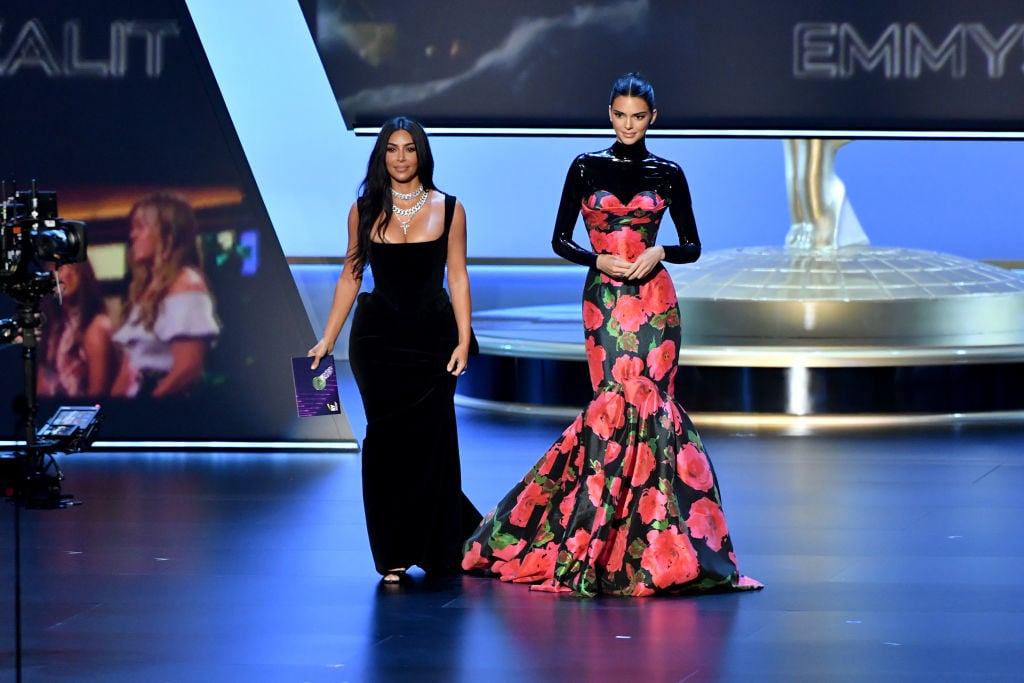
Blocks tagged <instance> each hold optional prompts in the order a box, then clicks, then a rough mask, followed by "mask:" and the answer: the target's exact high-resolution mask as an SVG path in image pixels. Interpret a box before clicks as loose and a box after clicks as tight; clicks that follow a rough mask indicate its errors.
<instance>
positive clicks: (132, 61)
mask: <svg viewBox="0 0 1024 683" xmlns="http://www.w3.org/2000/svg"><path fill="white" fill-rule="evenodd" d="M0 91H2V92H3V101H4V106H3V108H2V109H0V173H2V174H3V177H4V179H5V180H6V181H7V189H8V193H10V191H11V189H12V181H13V182H16V183H17V187H18V189H22V190H24V189H28V187H29V184H30V182H31V181H32V180H37V181H38V184H39V187H40V188H41V189H46V190H53V191H56V193H57V197H58V202H59V206H58V208H59V214H60V216H61V217H63V218H65V219H75V220H82V221H85V222H86V223H87V224H88V227H87V235H88V240H89V250H88V251H89V260H88V266H89V267H88V268H87V270H89V271H91V272H92V273H94V274H95V276H96V282H97V287H95V288H94V290H93V291H94V292H95V293H94V296H93V299H92V302H91V304H90V308H91V309H93V310H96V309H99V310H100V312H102V313H103V314H105V315H106V316H107V318H108V319H109V322H110V325H109V326H110V328H111V330H113V331H116V330H118V329H119V328H120V327H121V326H122V325H123V324H124V322H125V318H126V316H127V299H128V290H129V286H130V282H131V272H130V268H129V261H128V254H129V250H130V249H131V243H130V241H129V227H130V226H129V213H130V211H131V209H132V207H133V206H135V205H136V203H137V202H139V201H140V200H149V199H152V198H153V197H154V196H162V197H167V196H172V197H174V198H175V199H174V201H175V202H177V206H179V207H181V208H180V211H179V213H181V214H185V215H191V217H192V218H191V219H190V220H194V224H195V226H196V227H197V229H198V236H197V242H198V243H199V246H200V248H201V251H202V253H203V262H202V277H201V278H200V279H205V281H206V286H207V287H208V289H209V291H210V292H211V293H212V298H213V315H214V319H215V320H216V326H217V328H218V330H217V332H216V333H215V334H213V335H211V341H212V344H211V345H210V347H209V348H208V349H207V350H206V354H205V359H204V367H203V373H202V376H201V378H200V379H199V381H198V382H197V383H195V384H193V385H191V386H189V387H188V388H185V389H180V390H178V391H175V392H174V393H172V395H170V396H167V397H164V398H153V397H151V396H147V395H146V393H145V390H143V391H141V392H139V393H138V394H137V395H135V396H123V395H115V394H120V393H121V392H120V391H117V390H115V387H114V386H113V385H110V384H108V385H107V386H106V387H105V388H104V389H103V390H102V391H101V392H100V394H99V395H89V392H88V391H87V390H85V389H83V388H82V382H74V381H66V380H68V377H67V376H64V377H62V376H61V373H62V372H63V371H65V370H67V371H68V372H73V371H75V367H74V366H75V365H76V363H77V360H78V357H77V356H71V355H69V354H70V353H76V354H77V353H86V351H71V352H68V351H67V349H76V348H85V347H84V346H81V345H78V346H76V340H75V335H74V334H70V333H69V334H68V336H67V338H66V341H67V345H66V346H61V345H59V344H58V345H56V347H51V348H44V347H45V346H46V344H47V334H50V335H51V337H52V336H53V335H54V334H56V333H57V331H58V330H61V329H63V327H62V326H64V325H65V322H66V321H60V322H59V324H58V318H61V317H62V316H63V317H68V316H70V317H73V315H76V314H73V313H72V312H70V311H68V310H66V308H67V306H65V307H64V308H63V310H62V308H61V307H55V302H54V301H53V300H52V299H51V298H50V297H44V299H43V300H42V301H41V307H42V308H43V309H44V311H49V313H50V315H49V316H48V317H49V319H48V321H47V323H46V324H45V325H44V327H43V332H42V337H43V339H42V340H41V343H40V354H41V356H42V363H41V367H40V377H41V387H40V388H41V392H42V393H43V394H44V395H43V396H41V398H40V409H39V414H38V417H37V422H38V423H41V422H42V421H44V420H45V419H46V418H47V417H49V415H50V414H51V413H52V412H53V410H54V408H55V407H56V406H58V405H61V404H64V405H67V404H75V403H92V402H100V403H102V405H103V408H104V412H105V414H106V421H105V422H104V424H103V427H102V431H101V433H100V438H101V439H103V440H112V441H128V440H131V441H138V440H144V441H158V442H160V441H163V442H174V441H185V442H193V443H195V442H209V441H218V442H252V441H256V442H289V443H298V444H310V443H314V442H316V443H319V442H328V443H331V444H340V446H341V447H343V448H354V447H355V443H354V440H353V437H352V431H351V429H350V427H349V424H348V422H347V420H346V419H345V416H344V414H343V413H339V414H338V415H335V416H325V417H315V418H305V419H300V418H298V417H297V415H296V407H295V398H294V392H293V383H292V375H291V361H290V358H291V357H292V356H299V355H304V354H305V351H306V349H308V348H309V347H310V346H311V345H312V344H313V343H314V342H315V340H316V335H315V334H314V332H313V330H312V328H311V326H310V323H309V320H308V317H307V315H306V313H305V309H304V307H303V304H302V302H301V301H300V298H299V295H298V292H297V290H296V288H295V284H294V281H293V279H292V277H291V274H290V272H289V269H288V266H287V263H286V261H285V258H284V255H283V254H282V251H281V248H280V245H279V243H278V241H277V238H276V236H275V233H274V230H273V227H272V226H271V224H270V221H269V219H268V216H267V212H266V209H265V207H264V205H263V202H262V200H261V198H260V196H259V193H258V190H257V187H256V184H255V182H254V181H253V178H252V174H251V173H250V170H249V167H248V165H247V163H246V160H245V157H244V155H243V153H242V150H241V146H240V145H239V142H238V139H237V136H236V134H235V131H234V129H233V127H232V125H231V122H230V120H229V118H228V116H227V113H226V109H225V106H224V103H223V100H222V98H221V95H220V92H219V90H218V88H217V85H216V82H215V80H214V78H213V77H212V74H211V72H210V68H209V65H208V63H207V60H206V58H205V56H204V53H203V50H202V48H201V46H200V44H199V40H198V37H197V35H196V31H195V28H194V26H193V23H192V20H191V18H190V16H189V14H188V11H187V9H186V7H185V3H184V1H183V0H151V1H150V2H146V3H138V2H132V1H131V0H97V1H93V2H89V3H87V4H86V5H80V4H77V3H67V2H59V1H58V0H32V1H31V2H28V1H24V2H14V3H13V4H12V3H9V2H5V3H4V4H3V6H2V7H0ZM71 269H75V270H76V271H78V270H81V267H71V266H63V267H61V268H60V274H61V275H64V273H65V271H69V270H71ZM84 277H85V276H82V275H81V274H79V275H78V276H77V277H76V276H71V275H69V276H67V277H65V278H64V279H69V278H70V279H72V280H75V281H77V282H79V283H81V282H82V280H83V278H84ZM87 279H91V276H90V277H89V278H87ZM0 284H2V283H0ZM79 299H81V297H79ZM97 302H98V303H97ZM12 308H13V306H12V301H11V300H10V297H9V296H8V295H7V292H0V316H6V315H9V314H10V312H11V310H12ZM116 337H117V335H116V334H115V338H116ZM113 352H114V353H115V354H117V353H118V352H119V349H118V348H117V345H116V344H114V345H113ZM62 354H63V355H62ZM69 359H72V360H73V361H74V362H62V360H63V361H68V360H69ZM84 360H85V361H86V362H87V363H88V362H89V361H88V359H84ZM118 362H119V361H118ZM23 374H24V373H23V372H22V356H21V354H20V352H19V350H18V347H7V348H4V349H0V377H2V385H0V410H2V411H4V413H7V412H8V411H9V410H10V409H9V406H11V405H12V402H13V401H14V400H15V398H16V397H17V396H18V395H19V394H22V392H23ZM14 422H15V420H14V419H13V418H12V419H7V416H6V415H3V414H0V425H3V428H2V431H0V440H6V439H20V438H22V436H23V431H22V430H21V429H19V428H17V427H16V426H15V425H14ZM9 426H10V428H8V427H9Z"/></svg>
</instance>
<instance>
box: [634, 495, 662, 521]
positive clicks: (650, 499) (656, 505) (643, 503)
mask: <svg viewBox="0 0 1024 683" xmlns="http://www.w3.org/2000/svg"><path fill="white" fill-rule="evenodd" d="M667 504H668V496H666V495H665V494H664V493H662V492H661V491H659V490H658V487H657V486H651V487H649V488H646V489H644V492H643V493H642V494H641V495H640V504H639V506H638V512H639V513H640V519H641V520H643V523H644V524H650V523H651V522H654V521H659V522H660V521H661V520H663V519H665V515H666V514H667V513H668V505H667Z"/></svg>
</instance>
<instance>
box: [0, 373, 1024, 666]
mask: <svg viewBox="0 0 1024 683" xmlns="http://www.w3.org/2000/svg"><path fill="white" fill-rule="evenodd" d="M343 380H344V381H343V387H342V391H343V401H345V403H346V408H347V410H348V413H349V417H350V419H351V421H352V424H353V428H354V430H355V432H356V435H357V436H358V437H359V438H360V439H361V438H362V432H363V429H364V424H365V422H364V418H363V416H362V414H361V412H360V410H359V408H358V403H357V402H356V401H357V399H356V397H355V393H354V388H353V386H352V383H351V376H350V375H347V374H346V375H345V376H344V377H343ZM459 417H460V429H461V433H460V434H461V442H462V450H463V467H464V486H465V489H466V492H467V493H468V495H469V496H470V498H471V499H472V500H473V501H474V502H475V503H476V504H477V505H478V506H479V507H481V508H488V507H489V506H491V505H492V504H493V503H494V502H496V501H497V500H498V498H499V497H500V496H501V495H502V494H503V493H504V492H505V491H506V489H507V488H509V487H510V486H511V485H512V483H513V482H515V481H516V480H517V479H518V478H519V477H521V476H522V475H523V474H524V473H525V471H526V470H527V469H528V468H529V467H530V466H531V465H532V464H533V462H534V461H535V460H536V459H537V458H538V457H539V456H540V455H541V453H542V452H543V451H544V450H545V449H546V448H547V446H548V445H550V443H551V442H552V441H553V440H554V439H555V437H556V436H557V435H558V434H559V432H561V430H562V429H563V428H564V427H565V426H566V424H567V423H566V422H565V421H564V420H561V419H558V420H555V419H549V418H538V417H530V416H521V415H519V416H516V415H501V414H497V415H496V414H491V413H486V412H481V411H474V410H470V409H460V411H459ZM703 436H704V440H705V443H706V445H707V447H708V449H709V452H710V454H711V456H712V459H713V461H714V463H715V466H716V469H717V472H718V476H719V479H720V481H721V486H722V493H723V497H724V504H725V512H726V515H727V517H728V520H729V523H730V527H731V529H732V531H733V535H734V539H735V543H736V548H737V554H738V558H739V562H740V566H741V568H742V569H743V570H744V572H745V573H748V574H749V575H751V576H753V577H756V578H758V579H760V580H762V581H764V582H765V584H766V585H767V587H766V588H765V589H764V590H763V591H760V592H757V593H747V594H726V595H710V596H701V597H682V598H651V599H621V598H619V599H609V598H601V599H595V600H584V599H577V598H573V597H569V596H564V595H562V596H559V595H549V594H537V593H531V592H530V591H529V590H528V589H527V588H525V587H524V586H517V585H505V584H501V583H500V582H497V581H493V580H487V579H479V578H471V577H459V578H455V579H451V580H446V581H439V582H430V581H427V580H425V579H423V577H422V576H421V575H415V576H414V580H413V581H412V582H411V583H409V584H408V585H403V586H401V587H399V588H397V589H393V588H391V587H384V586H382V585H381V584H379V582H378V578H379V577H378V576H377V575H376V574H375V573H374V571H373V568H372V563H371V560H370V555H369V549H368V546H367V541H366V535H365V530H364V526H363V512H362V503H361V497H360V481H359V475H360V461H359V456H358V455H356V454H337V453H330V454H322V453H287V454H278V453H100V452H87V453H80V454H75V455H72V456H69V457H67V458H65V459H64V460H63V465H64V472H65V475H66V477H65V481H64V490H65V491H66V492H69V493H72V494H74V495H75V497H76V499H78V500H81V501H82V503H83V504H82V505H81V506H78V507H74V508H71V509H67V510H59V511H34V510H28V511H23V512H22V513H21V519H20V522H21V540H22V551H21V553H22V558H21V559H22V562H21V568H22V576H21V582H22V624H23V628H22V639H23V651H22V653H23V662H22V668H23V675H24V680H25V681H26V682H32V683H38V682H49V681H76V682H78V681H103V682H105V683H114V682H126V683H127V682H131V683H137V682H139V681H160V682H165V681H167V682H173V681H182V682H185V681H189V682H191V681H275V682H277V681H296V682H302V681H309V682H311V683H316V682H318V681H350V682H362V681H377V682H383V681H403V682H407V681H438V682H444V683H458V682H461V681H465V682H470V681H473V682H477V681H491V682H495V683H501V682H505V681H509V682H515V683H523V682H524V681H530V682H537V681H588V682H598V683H600V682H603V681H615V682H621V681H645V682H650V683H660V682H675V681H688V682H694V681H729V682H732V681H735V682H744V683H746V682H749V681H786V682H793V681H798V682H799V681H806V682H808V683H809V682H812V681H813V682H814V683H819V682H820V681H830V682H831V681H872V682H877V681H927V682H928V683H935V682H937V681H950V682H952V681H957V682H960V681H965V680H971V681H1017V680H1020V675H1021V674H1020V671H1021V667H1022V665H1024V583H1022V582H1021V580H1020V576H1021V575H1022V573H1024V572H1022V570H1024V499H1022V497H1021V495H1020V492H1021V491H1022V490H1024V432H1022V431H1021V430H1019V429H1014V430H997V429H992V428H988V429H980V428H977V429H974V428H971V429H957V430H952V429H939V428H934V429H929V430H917V431H910V430H903V431H901V432H899V433H895V434H885V433H871V434H864V433H859V434H856V435H844V434H836V433H832V434H828V435H818V436H805V437H799V438H797V437H786V436H780V435H765V434H761V435H750V434H739V433H732V432H728V431H721V432H719V431H705V432H704V434H703ZM0 510H2V513H0V548H2V549H3V558H4V560H3V562H0V575H2V576H3V579H4V581H3V586H4V587H5V590H4V591H3V593H2V594H0V613H2V614H3V615H4V616H3V617H0V680H4V681H13V680H15V656H14V642H15V631H14V619H12V618H10V617H9V616H8V615H12V614H13V608H14V598H13V590H12V589H13V575H14V564H13V552H12V550H13V542H14V539H13V528H14V525H13V522H14V509H13V508H12V507H11V506H10V505H3V506H0Z"/></svg>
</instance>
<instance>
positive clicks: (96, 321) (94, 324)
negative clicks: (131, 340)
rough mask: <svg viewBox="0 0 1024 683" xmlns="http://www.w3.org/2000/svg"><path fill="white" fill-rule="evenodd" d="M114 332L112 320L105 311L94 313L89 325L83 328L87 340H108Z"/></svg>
mask: <svg viewBox="0 0 1024 683" xmlns="http://www.w3.org/2000/svg"><path fill="white" fill-rule="evenodd" d="M113 334H114V322H113V321H112V320H111V319H110V316H109V315H107V314H106V313H100V314H98V315H96V316H95V317H94V318H93V319H92V321H91V322H90V323H89V326H88V327H86V328H85V338H86V340H87V341H100V342H102V341H109V340H110V337H111V336H112V335H113Z"/></svg>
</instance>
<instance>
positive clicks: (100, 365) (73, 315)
mask: <svg viewBox="0 0 1024 683" xmlns="http://www.w3.org/2000/svg"><path fill="white" fill-rule="evenodd" d="M57 279H58V282H59V285H58V286H59V287H60V300H58V299H57V298H55V297H52V296H49V297H46V298H45V299H43V302H42V304H41V307H40V308H41V312H42V314H43V320H44V323H43V327H42V331H41V332H40V335H39V336H40V344H39V350H40V354H39V373H38V388H39V395H40V396H68V397H82V396H90V397H92V396H97V397H98V396H106V395H108V394H109V393H110V388H111V385H112V384H113V382H114V377H115V376H116V375H117V371H118V367H119V356H118V349H117V347H116V346H115V344H114V342H113V339H112V336H113V332H114V325H113V322H112V321H111V318H110V315H109V314H108V313H107V305H106V302H105V301H104V299H103V292H102V291H101V289H100V283H99V281H98V280H97V279H96V272H95V271H94V270H93V268H92V264H90V263H89V261H88V260H86V261H81V262H79V263H66V264H64V265H62V266H60V268H59V269H58V270H57Z"/></svg>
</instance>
